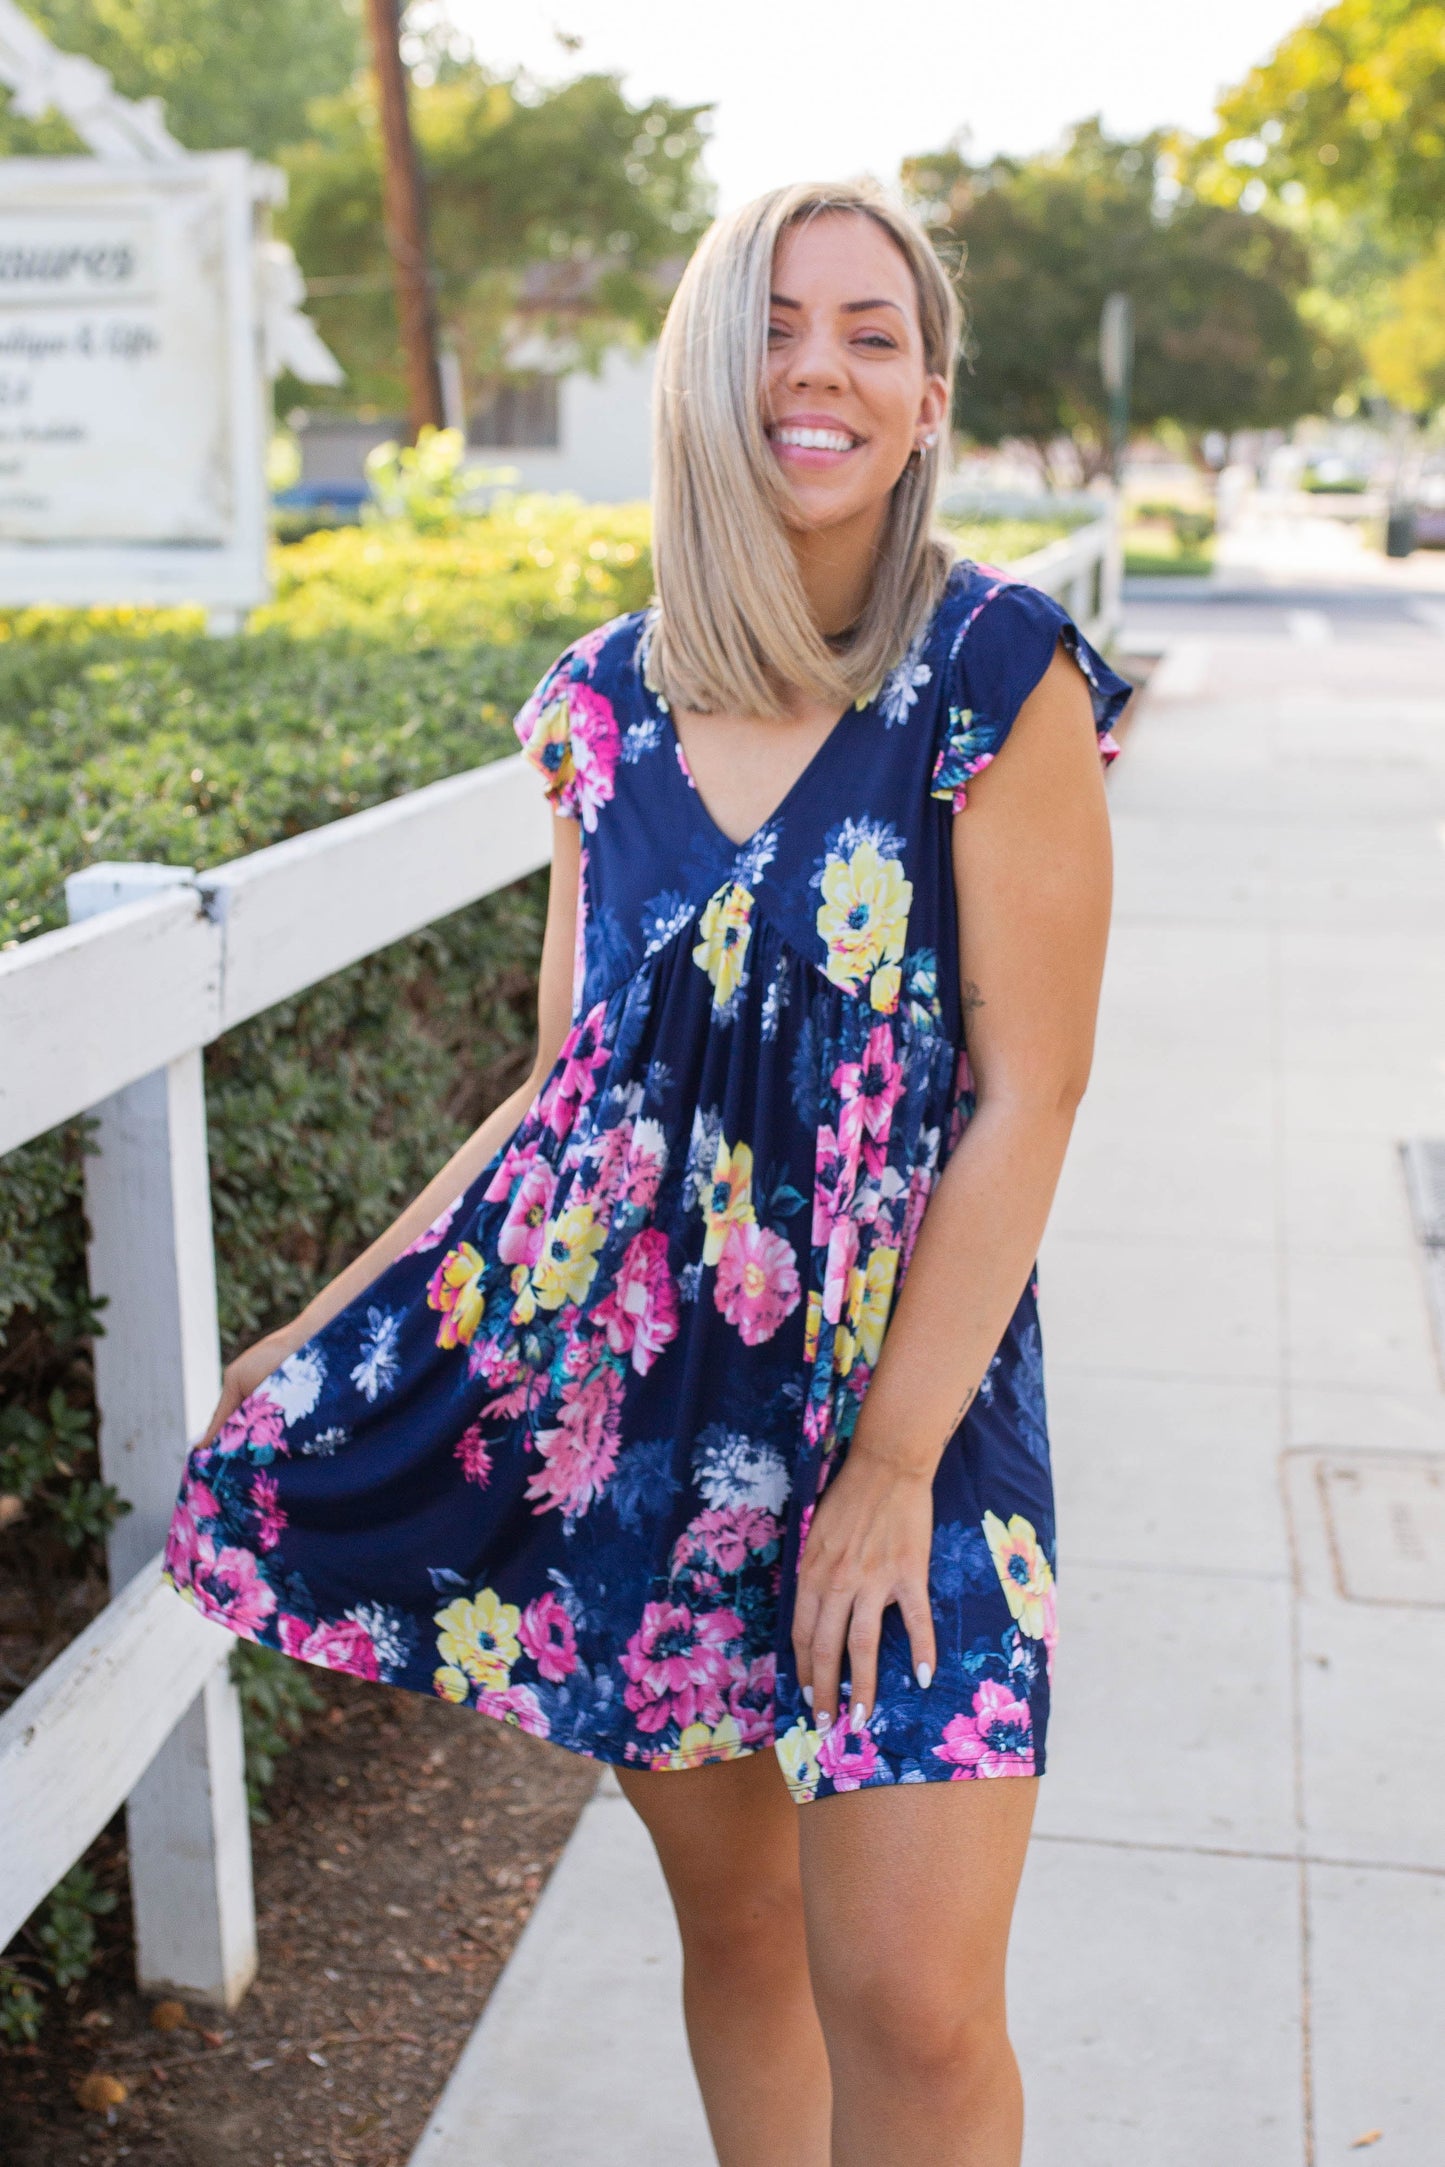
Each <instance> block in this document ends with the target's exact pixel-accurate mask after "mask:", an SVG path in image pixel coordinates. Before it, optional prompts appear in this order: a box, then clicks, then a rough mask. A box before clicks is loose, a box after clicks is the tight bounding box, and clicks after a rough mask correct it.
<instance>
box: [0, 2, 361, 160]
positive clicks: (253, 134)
mask: <svg viewBox="0 0 1445 2167" xmlns="http://www.w3.org/2000/svg"><path fill="white" fill-rule="evenodd" d="M21 4H22V5H23V7H24V9H25V12H26V14H27V15H29V16H31V17H32V18H33V19H34V21H36V22H37V23H38V24H39V25H40V27H41V29H42V30H44V32H45V33H46V35H47V36H48V37H49V38H50V39H51V40H52V41H53V43H54V44H56V45H57V46H59V48H60V50H61V51H62V52H66V53H82V54H84V55H85V57H86V58H87V59H88V60H95V61H98V62H99V63H100V65H101V67H103V68H108V69H109V70H110V73H111V75H112V77H113V78H114V81H115V87H116V89H117V90H118V91H120V92H121V94H122V96H124V97H127V98H146V97H151V96H156V97H159V98H161V99H162V100H163V101H164V104H165V109H166V123H167V125H168V127H169V128H170V130H171V132H172V134H173V135H175V136H176V137H177V138H178V140H179V141H180V142H182V143H184V144H185V146H186V148H187V150H197V151H202V150H249V151H252V152H253V153H254V154H255V155H256V156H257V157H258V158H271V157H274V156H275V154H276V152H277V151H279V150H280V149H281V148H282V147H283V145H285V144H287V143H294V142H295V141H296V140H297V139H298V137H300V136H302V135H304V134H305V132H306V109H307V107H308V105H309V104H310V102H311V100H312V99H313V98H317V97H322V96H325V95H327V94H328V93H334V92H336V91H339V90H341V89H342V88H343V87H344V86H345V85H346V84H347V83H348V82H349V81H350V80H351V78H352V76H353V75H354V74H355V72H356V69H357V68H358V67H359V66H360V64H361V61H362V58H363V45H362V35H361V18H360V11H359V4H358V0H242V4H239V5H238V4H237V0H21ZM79 147H80V146H79V145H78V143H77V142H76V139H75V137H74V136H73V135H72V134H71V132H70V129H69V128H68V126H67V125H66V123H65V122H64V121H62V120H60V119H58V118H57V117H55V116H50V117H48V118H46V119H45V120H42V121H39V122H30V121H24V120H21V119H19V118H18V117H17V116H16V115H15V114H14V113H11V112H0V155H4V156H10V157H13V156H16V155H23V154H25V153H27V152H28V153H32V154H33V153H42V152H52V153H63V152H67V151H74V150H76V149H78V148H79Z"/></svg>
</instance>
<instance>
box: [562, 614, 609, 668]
mask: <svg viewBox="0 0 1445 2167" xmlns="http://www.w3.org/2000/svg"><path fill="white" fill-rule="evenodd" d="M615 630H616V626H615V624H605V625H594V626H593V627H592V630H591V631H590V632H584V633H583V635H582V637H581V639H580V640H574V641H573V642H572V645H571V648H570V650H569V652H570V653H571V655H572V656H573V658H574V659H575V660H576V661H578V662H580V663H582V664H583V665H584V666H585V667H586V668H587V669H589V670H590V669H591V668H592V666H593V664H594V663H595V662H596V660H597V658H598V656H599V655H600V654H601V652H602V650H603V648H604V647H605V646H606V645H607V642H608V641H609V640H610V639H611V637H612V634H613V632H614V631H615Z"/></svg>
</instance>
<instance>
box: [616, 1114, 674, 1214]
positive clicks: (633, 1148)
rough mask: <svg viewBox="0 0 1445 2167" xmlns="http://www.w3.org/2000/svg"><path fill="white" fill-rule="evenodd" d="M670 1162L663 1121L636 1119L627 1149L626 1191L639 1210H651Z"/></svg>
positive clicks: (629, 1201)
mask: <svg viewBox="0 0 1445 2167" xmlns="http://www.w3.org/2000/svg"><path fill="white" fill-rule="evenodd" d="M666 1166H667V1132H666V1130H665V1129H664V1128H663V1126H662V1123H661V1122H660V1121H635V1122H634V1123H633V1124H632V1137H631V1141H630V1143H629V1145H628V1150H627V1172H626V1175H625V1177H624V1183H623V1194H624V1196H625V1197H626V1199H627V1201H628V1203H629V1204H631V1205H633V1206H635V1208H636V1209H637V1210H638V1211H651V1209H652V1207H653V1205H654V1203H655V1202H656V1201H657V1192H658V1189H659V1187H660V1186H661V1183H662V1176H663V1173H664V1171H665V1169H666Z"/></svg>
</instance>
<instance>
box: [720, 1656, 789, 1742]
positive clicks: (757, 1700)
mask: <svg viewBox="0 0 1445 2167" xmlns="http://www.w3.org/2000/svg"><path fill="white" fill-rule="evenodd" d="M777 1689H778V1659H777V1657H776V1656H774V1655H760V1656H758V1657H757V1658H756V1660H755V1661H754V1662H752V1663H750V1664H749V1665H748V1667H747V1669H746V1670H745V1671H743V1672H742V1673H741V1674H734V1677H733V1682H732V1684H731V1685H730V1686H729V1687H728V1714H729V1715H730V1716H731V1717H732V1719H733V1721H734V1722H735V1723H736V1724H737V1727H738V1735H739V1736H740V1738H741V1739H742V1742H743V1744H744V1745H745V1746H764V1745H771V1743H772V1738H773V1704H774V1700H775V1697H776V1694H777Z"/></svg>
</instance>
